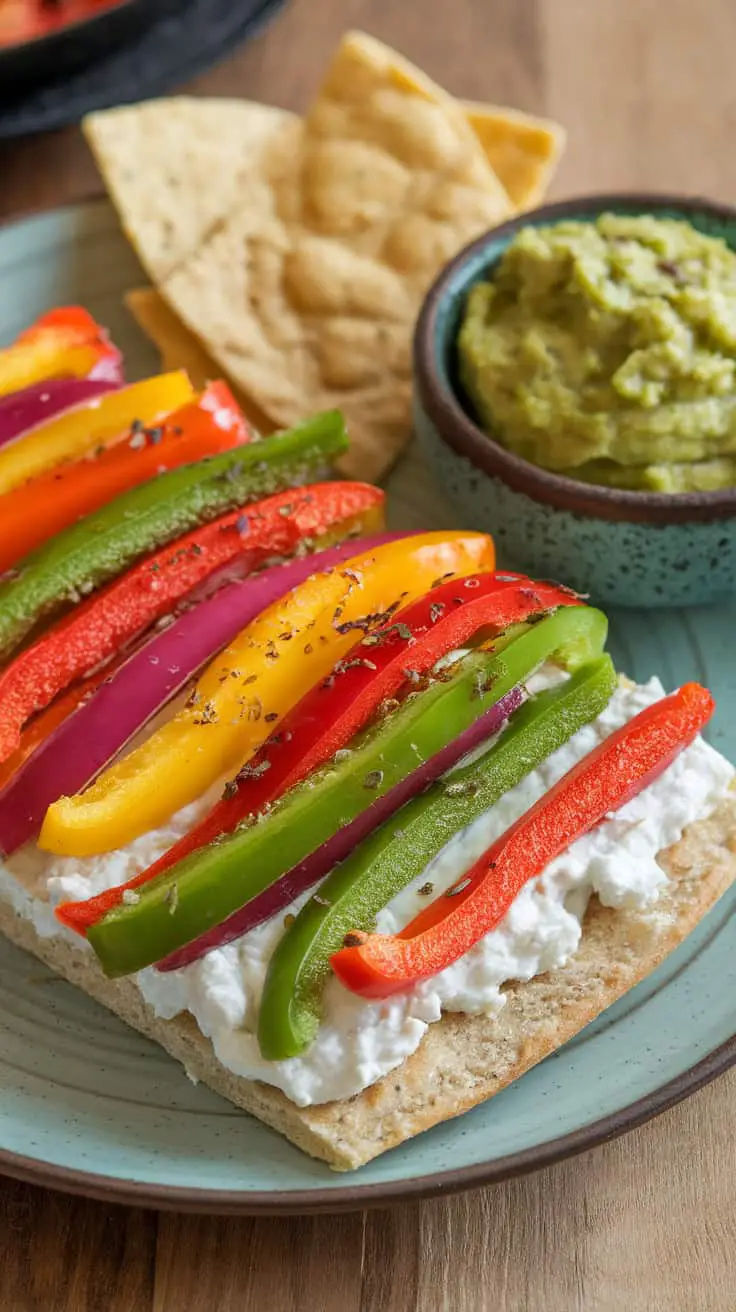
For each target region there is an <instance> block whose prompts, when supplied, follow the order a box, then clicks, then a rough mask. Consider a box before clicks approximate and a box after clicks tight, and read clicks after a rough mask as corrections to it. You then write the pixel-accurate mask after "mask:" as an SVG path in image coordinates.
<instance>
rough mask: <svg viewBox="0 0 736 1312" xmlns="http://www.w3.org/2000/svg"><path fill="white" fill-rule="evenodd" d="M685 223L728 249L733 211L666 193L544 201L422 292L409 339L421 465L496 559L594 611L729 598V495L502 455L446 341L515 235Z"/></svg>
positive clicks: (732, 584)
mask: <svg viewBox="0 0 736 1312" xmlns="http://www.w3.org/2000/svg"><path fill="white" fill-rule="evenodd" d="M607 212H613V213H616V214H628V215H636V214H654V215H655V216H657V217H660V218H676V219H686V220H688V222H690V223H692V224H693V226H694V227H695V228H697V229H698V231H699V232H703V233H706V234H708V235H709V236H714V237H722V238H723V239H724V240H725V241H726V242H727V243H728V245H729V246H730V247H731V248H732V249H734V250H736V209H731V208H729V207H727V206H723V205H715V204H711V203H710V202H708V201H701V200H686V199H681V198H675V197H666V196H646V195H643V196H628V195H627V196H623V195H614V196H593V197H587V198H582V199H580V200H572V201H564V202H562V203H560V204H557V205H545V206H542V207H541V208H540V209H537V210H533V211H531V212H530V213H528V214H523V215H520V216H519V217H518V218H516V219H513V220H512V221H511V222H509V223H504V224H502V225H501V226H500V227H498V228H494V229H493V231H492V232H490V233H488V234H487V235H486V236H484V237H480V238H479V239H478V240H477V241H475V242H474V243H473V244H472V245H471V246H468V247H466V249H465V250H464V251H461V253H460V254H459V255H458V256H457V257H456V259H454V260H453V261H452V263H450V264H449V265H447V267H446V268H445V269H444V271H443V272H442V273H441V274H440V276H439V278H438V279H437V281H436V282H435V284H434V286H433V287H432V288H431V290H430V292H429V294H428V296H427V299H426V301H425V303H424V306H423V308H422V312H421V314H420V316H419V319H418V321H417V328H416V333H415V339H414V422H415V427H416V431H417V435H418V437H419V441H420V443H421V446H422V449H423V451H424V453H425V456H426V459H427V461H428V462H429V464H430V466H431V467H432V469H433V470H434V473H435V474H436V476H437V478H438V480H439V482H440V484H441V486H442V488H443V489H444V491H445V492H446V494H447V495H448V497H449V499H450V500H451V502H452V503H453V504H454V506H455V508H456V509H457V511H458V512H459V513H460V514H461V515H462V516H463V522H464V523H465V524H466V525H467V526H468V527H470V528H478V529H483V530H485V531H488V532H490V533H492V534H493V536H494V538H495V539H496V543H497V548H498V555H499V560H500V561H501V563H502V564H504V565H510V566H513V567H514V568H516V569H521V570H524V571H526V572H527V573H530V574H534V575H537V576H540V577H542V578H554V579H560V580H563V581H564V582H566V583H568V584H569V585H570V586H571V587H574V588H576V589H577V590H578V591H580V592H585V593H589V594H590V596H591V598H592V599H593V600H595V601H598V602H601V603H607V604H612V605H621V606H633V607H638V608H650V607H662V606H683V605H684V606H687V605H691V604H695V603H697V604H702V603H703V602H715V601H719V600H724V599H725V598H726V597H729V596H733V595H734V594H736V488H726V489H723V490H719V491H716V492H697V493H678V494H674V495H668V494H665V493H655V492H630V491H623V490H620V489H617V488H608V487H596V486H592V485H589V484H585V483H578V482H576V481H575V480H574V479H571V478H567V477H564V476H562V475H560V474H554V473H550V472H549V471H547V470H544V469H540V468H538V467H537V466H536V465H532V464H530V463H529V462H528V461H526V460H522V459H521V458H520V457H519V456H516V455H514V454H512V453H511V452H510V451H507V450H506V449H505V448H504V447H503V446H502V445H501V444H500V443H499V442H497V441H495V440H494V439H493V437H490V436H489V435H488V434H487V433H486V432H484V431H483V429H482V428H480V427H479V425H478V424H477V423H476V422H475V420H474V418H473V413H472V408H471V407H470V404H469V403H468V401H467V400H466V399H465V398H464V397H463V395H462V391H461V389H460V387H459V385H458V383H457V373H456V357H455V352H456V347H455V343H456V338H457V334H458V330H459V326H460V320H461V317H462V313H463V309H464V306H465V301H466V298H467V295H468V292H469V290H470V288H471V287H472V286H473V285H474V284H475V283H477V282H479V281H481V280H482V279H484V278H487V277H488V276H489V274H492V272H493V268H494V265H495V264H496V263H497V261H498V260H499V258H500V256H501V255H502V254H503V252H504V250H505V249H506V247H507V246H508V244H509V243H510V242H511V241H512V240H513V238H514V237H515V235H516V233H517V232H518V231H519V229H520V228H522V227H525V226H527V225H528V224H534V225H535V226H539V225H540V224H549V223H556V222H558V221H559V220H561V219H577V220H580V221H582V222H592V221H593V220H595V219H596V218H597V217H598V216H599V215H600V214H603V213H607Z"/></svg>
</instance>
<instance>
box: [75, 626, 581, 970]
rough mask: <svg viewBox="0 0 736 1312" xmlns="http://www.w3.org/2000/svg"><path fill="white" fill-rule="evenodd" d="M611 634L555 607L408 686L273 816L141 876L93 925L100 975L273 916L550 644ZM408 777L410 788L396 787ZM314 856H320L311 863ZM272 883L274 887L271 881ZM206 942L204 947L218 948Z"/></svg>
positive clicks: (569, 644) (406, 794)
mask: <svg viewBox="0 0 736 1312" xmlns="http://www.w3.org/2000/svg"><path fill="white" fill-rule="evenodd" d="M605 632H606V621H605V617H604V616H603V615H602V614H601V613H600V612H599V611H593V610H590V609H588V608H587V607H571V608H569V609H563V610H559V611H556V612H555V613H554V614H553V615H551V616H549V617H548V618H547V619H545V620H542V621H541V622H540V623H539V624H537V625H535V626H533V627H532V628H531V629H529V630H528V631H527V632H526V633H524V634H522V635H521V637H519V638H516V639H514V641H513V642H512V643H511V644H510V645H509V646H508V647H506V648H504V649H503V650H502V651H501V652H500V653H494V652H487V651H478V652H472V653H470V654H469V655H467V656H466V657H465V658H464V659H463V660H462V661H460V662H458V663H457V664H456V665H455V666H454V667H453V668H452V670H449V671H447V672H443V673H442V674H441V675H438V676H436V677H435V679H434V681H433V682H432V683H431V684H430V686H429V687H427V688H426V689H423V690H422V691H421V692H419V693H411V694H409V696H408V697H407V699H406V700H405V701H404V702H402V703H401V704H400V706H399V707H398V708H397V709H396V710H395V711H394V712H393V713H392V714H390V715H388V716H387V717H386V718H385V719H382V720H379V721H378V722H377V723H376V724H374V725H371V726H370V727H369V728H368V729H366V730H365V731H364V732H363V734H361V736H360V737H359V738H358V739H357V740H355V741H354V743H353V745H352V747H351V750H350V752H349V753H347V754H345V756H342V755H341V756H340V758H339V760H337V761H334V760H333V761H331V762H330V763H329V764H328V765H327V766H325V767H323V768H322V769H321V770H319V771H317V772H316V773H315V774H313V775H310V777H309V778H308V779H306V780H304V781H303V782H302V783H301V784H297V786H296V787H295V788H293V789H291V791H290V792H288V793H287V794H285V795H284V797H282V798H281V799H280V800H279V801H278V802H276V803H275V804H274V806H273V808H272V809H271V811H270V812H269V813H268V816H267V817H265V818H261V819H260V820H259V819H258V818H257V817H252V818H251V819H250V821H249V822H248V823H245V824H242V825H241V826H239V828H238V829H237V830H236V831H235V832H234V833H233V834H231V835H228V836H227V837H225V838H223V839H221V840H220V841H219V842H217V843H213V844H210V845H209V846H208V847H205V848H201V849H200V850H199V851H198V852H195V853H193V854H192V855H191V856H189V857H187V858H185V860H184V861H180V862H179V863H178V864H177V865H175V866H174V867H173V868H172V869H171V870H168V871H166V872H165V873H164V874H163V875H160V876H159V877H158V878H157V879H155V880H152V881H150V882H149V883H147V884H145V885H144V886H143V887H142V888H141V889H140V890H139V893H138V901H137V902H136V903H135V904H134V905H130V904H127V903H126V904H124V905H122V906H120V907H117V908H116V909H115V910H113V911H111V912H110V913H109V914H108V915H107V916H105V917H104V919H102V920H101V921H99V922H98V923H97V924H95V925H93V926H92V928H91V929H90V930H89V931H88V938H89V941H90V942H91V944H92V946H93V948H94V950H95V952H97V953H98V955H99V957H100V960H101V962H102V965H103V968H104V969H105V971H106V972H108V973H110V974H114V975H117V974H126V973H128V972H129V971H134V970H138V969H140V968H141V967H142V966H144V965H150V964H151V963H152V962H154V961H162V960H163V959H164V958H165V957H168V956H169V955H170V954H171V953H173V952H176V951H177V950H178V949H179V948H182V947H184V946H185V944H188V943H192V942H193V940H194V939H200V941H201V940H202V939H203V938H204V936H208V933H209V931H210V930H212V929H214V928H215V926H220V927H221V929H222V931H223V933H222V935H220V936H218V940H219V939H220V938H222V941H228V940H229V938H230V937H233V936H235V934H236V933H237V932H238V930H239V929H240V925H238V926H237V927H236V926H235V925H233V923H232V920H231V918H232V917H233V916H234V914H235V913H236V912H238V911H239V910H240V909H241V908H242V909H245V908H246V906H248V921H249V923H250V921H251V920H252V919H255V920H256V923H258V921H260V919H262V918H263V915H264V911H265V914H273V912H274V910H278V909H279V906H280V905H288V904H289V903H290V902H291V901H292V900H293V898H294V897H295V896H296V894H297V892H299V891H302V889H304V888H306V887H309V886H310V885H311V884H312V883H313V882H315V881H316V880H317V879H319V878H321V877H322V876H323V875H324V874H326V873H327V870H329V868H330V866H331V864H334V862H335V861H337V860H340V859H342V858H343V857H345V856H346V855H347V854H348V851H349V850H350V849H351V847H352V846H353V845H354V843H355V842H357V841H360V840H362V838H364V837H365V836H366V835H367V833H368V832H369V830H370V828H371V827H372V826H373V825H376V824H380V823H382V822H383V821H384V820H385V819H387V811H388V813H391V811H392V810H393V809H396V808H398V807H399V806H401V805H403V803H404V802H406V801H408V800H409V798H410V797H411V796H412V790H414V789H416V788H421V787H423V786H424V785H425V784H426V783H429V782H431V780H432V778H433V777H434V774H433V772H432V769H430V770H427V769H425V767H427V766H429V765H430V763H431V762H432V759H433V757H435V755H436V754H441V755H442V757H443V760H442V763H441V766H440V768H442V769H447V768H449V765H450V763H451V761H448V759H447V753H446V752H445V750H444V749H445V748H446V747H449V748H450V749H452V748H453V747H454V746H455V741H456V739H458V738H459V737H460V736H461V735H462V734H463V733H464V732H465V730H466V729H467V728H468V727H469V726H472V725H473V724H474V723H475V722H476V721H477V720H479V719H481V718H483V717H484V716H485V715H486V713H490V714H491V716H492V717H493V716H496V717H497V720H496V723H497V724H498V722H499V718H500V721H501V722H502V719H503V716H502V714H501V712H500V711H499V709H498V708H499V705H500V703H501V702H502V700H503V699H504V698H505V697H506V696H507V695H511V694H513V695H514V697H516V695H517V692H516V690H517V689H518V688H519V685H520V684H521V683H522V682H523V679H524V678H525V677H526V676H527V674H528V673H529V672H530V670H531V669H532V668H534V667H535V666H536V665H537V664H538V663H539V661H540V660H543V659H544V658H545V655H546V654H548V653H549V651H550V648H551V649H552V650H558V649H561V650H564V651H565V652H567V650H570V651H576V652H577V651H579V650H583V649H584V648H588V649H589V650H591V649H592V651H591V654H596V653H597V649H598V644H599V641H600V640H601V638H604V637H605ZM487 732H488V733H490V732H492V730H491V728H490V727H489V728H488V729H487ZM461 750H462V748H461ZM412 775H413V776H414V779H412V780H409V776H412ZM404 781H408V782H407V783H406V787H405V788H403V789H400V788H398V787H397V785H399V784H401V783H402V782H404ZM387 799H388V800H387ZM359 817H364V818H365V819H364V827H363V828H362V832H361V833H360V835H359V836H357V835H356V833H355V831H354V830H353V832H352V833H348V832H347V830H348V829H349V827H350V826H351V824H352V823H353V822H355V821H356V819H358V818H359ZM314 854H319V859H317V860H314V859H312V857H313V855H314ZM300 867H302V868H300ZM284 876H287V877H286V878H284ZM277 881H278V883H279V887H278V890H276V889H275V888H274V887H273V886H275V885H276V884H277ZM267 890H268V891H269V893H270V894H271V895H270V896H269V904H268V910H267V911H266V910H265V908H264V907H263V905H261V907H260V908H258V912H257V916H256V915H255V913H252V908H251V906H250V905H249V904H252V903H254V902H255V900H256V899H258V898H259V896H260V895H262V894H264V893H265V892H266V891H267ZM274 893H275V894H276V895H275V896H273V894H274ZM172 901H173V903H174V904H175V905H174V907H173V910H172ZM202 946H203V950H209V948H210V947H211V946H215V944H213V943H211V942H209V941H208V942H207V945H206V947H204V945H202Z"/></svg>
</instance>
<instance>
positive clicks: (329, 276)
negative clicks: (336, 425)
mask: <svg viewBox="0 0 736 1312" xmlns="http://www.w3.org/2000/svg"><path fill="white" fill-rule="evenodd" d="M265 166H266V170H267V173H266V182H267V186H268V188H269V189H270V193H271V197H272V207H271V211H270V213H266V212H265V209H262V210H261V222H260V223H257V222H254V216H253V212H252V208H250V207H249V206H248V205H247V204H246V197H245V194H244V197H243V204H242V205H237V204H236V205H235V206H234V208H233V210H232V213H231V214H230V217H229V218H228V219H226V220H225V221H224V222H223V223H222V224H221V225H220V226H219V227H218V228H217V229H216V230H215V231H214V232H213V233H212V235H211V237H210V238H209V240H208V241H207V242H206V243H205V244H204V245H203V246H202V248H201V249H200V250H199V251H198V252H196V253H195V254H194V255H193V256H192V257H191V258H190V259H188V260H186V261H185V262H184V263H183V264H181V265H180V266H179V267H178V269H177V270H176V271H175V272H174V273H173V274H171V275H170V276H169V277H167V278H166V279H165V281H164V282H163V283H162V284H161V291H162V292H163V295H164V296H165V297H166V299H167V300H168V302H169V304H170V305H171V306H172V308H173V309H174V310H175V312H176V313H177V314H178V315H179V316H180V317H181V318H182V319H183V320H184V322H185V323H186V324H187V325H188V326H189V327H190V328H191V329H192V331H193V332H195V333H196V334H197V336H198V337H199V338H200V340H201V341H202V342H203V344H204V345H205V347H206V349H207V351H208V352H209V353H210V354H211V355H212V357H213V359H214V360H215V361H216V362H217V364H218V365H219V366H220V368H222V369H223V370H224V372H225V373H226V375H227V376H228V377H229V378H231V379H232V380H233V381H234V382H235V383H236V385H237V386H238V387H239V388H240V389H241V390H242V391H243V392H244V393H246V394H247V395H248V396H251V397H253V399H254V400H255V401H256V403H257V405H258V406H259V408H260V409H262V410H264V411H265V412H266V413H267V414H269V415H270V416H271V418H272V419H273V421H274V423H275V424H277V425H278V426H279V427H287V426H289V425H291V424H293V423H295V422H296V421H297V420H299V419H300V418H302V417H303V416H304V414H309V413H311V412H314V411H318V410H322V409H330V408H332V407H333V406H339V407H340V408H341V409H342V410H343V411H344V413H345V415H346V417H347V420H348V427H349V430H350V433H351V439H352V451H351V455H350V457H349V458H348V460H347V461H344V462H343V465H342V469H343V472H349V473H351V474H355V475H358V476H360V477H361V478H366V479H371V478H374V477H376V476H378V474H380V473H381V472H384V471H385V469H386V466H387V463H390V462H391V461H392V460H393V459H394V458H395V457H396V456H397V455H398V453H399V452H400V450H401V448H402V447H403V446H404V444H405V442H406V440H407V437H408V434H409V432H410V428H411V420H410V391H411V337H412V331H413V325H414V321H415V318H416V315H417V312H418V310H419V306H420V304H421V301H422V298H423V296H424V293H425V292H426V290H427V287H428V285H429V283H430V282H431V280H432V278H433V277H434V276H435V274H436V273H437V272H438V270H439V269H440V268H441V267H442V265H443V264H444V263H445V262H446V261H447V260H448V259H449V258H450V257H451V256H452V255H454V254H455V253H456V251H457V250H459V249H460V247H461V246H463V245H464V244H465V243H466V242H467V241H470V240H471V239H472V238H473V237H475V236H477V235H478V233H480V232H483V231H484V230H486V229H487V228H489V227H492V226H493V225H494V224H495V223H497V222H498V221H499V220H501V219H503V218H504V217H506V215H508V214H509V213H510V212H511V204H510V201H509V199H508V196H507V195H506V192H505V191H504V189H503V187H502V185H501V183H500V182H499V180H498V178H497V177H496V175H495V174H494V173H493V171H492V169H491V167H490V165H489V164H488V161H487V159H486V156H485V154H484V152H483V149H482V147H481V145H480V143H479V141H478V138H477V136H476V135H475V133H474V132H473V130H472V128H471V127H470V125H469V124H468V121H467V119H466V118H465V115H464V114H463V111H462V110H461V108H460V107H459V105H458V104H457V102H456V101H454V100H453V99H452V98H451V97H450V96H448V95H446V93H445V92H444V91H442V90H441V88H439V87H436V86H435V85H434V84H433V83H432V82H430V81H429V79H427V78H425V77H424V75H423V74H422V73H421V72H420V71H419V70H418V69H415V68H413V66H412V65H411V64H408V63H407V62H406V61H404V60H402V59H401V57H400V56H398V55H396V54H395V53H394V52H393V51H392V50H390V49H388V47H386V46H383V45H381V44H380V43H379V42H377V41H373V40H372V39H371V38H368V37H365V36H363V35H361V34H359V33H357V34H356V33H353V34H350V35H348V36H347V37H346V38H345V39H344V40H343V41H342V43H341V45H340V47H339V49H338V51H337V53H336V55H335V57H334V59H333V61H332V64H331V66H330V68H329V70H328V72H327V77H326V80H325V83H324V86H323V88H322V91H321V92H320V94H319V95H318V97H317V99H316V101H315V103H314V105H313V106H312V108H311V110H310V111H309V113H308V114H307V116H306V119H305V120H304V124H303V129H302V130H301V131H299V130H297V125H291V126H290V130H289V132H288V133H287V132H284V134H283V135H281V136H280V137H279V139H278V143H276V142H273V141H272V143H271V145H270V148H269V152H268V159H267V160H266V161H265ZM250 190H251V188H250V185H249V187H248V191H249V192H250Z"/></svg>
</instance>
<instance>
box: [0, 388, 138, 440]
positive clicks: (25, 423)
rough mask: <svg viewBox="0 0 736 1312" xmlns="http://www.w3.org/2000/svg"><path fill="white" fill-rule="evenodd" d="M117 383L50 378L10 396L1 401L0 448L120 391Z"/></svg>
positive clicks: (0, 399)
mask: <svg viewBox="0 0 736 1312" xmlns="http://www.w3.org/2000/svg"><path fill="white" fill-rule="evenodd" d="M118 386H119V384H118V383H117V382H112V381H106V380H105V379H103V378H98V379H94V378H50V379H49V378H47V379H46V380H45V382H43V383H32V384H31V386H30V387H24V388H23V390H22V391H21V392H10V393H8V395H7V396H2V397H0V446H5V443H6V442H13V441H15V439H16V438H17V437H22V436H23V434H24V433H27V432H29V431H30V430H31V429H32V428H38V427H39V425H40V424H47V423H48V422H49V420H50V419H53V418H54V416H55V415H60V414H63V413H64V411H65V410H72V409H73V408H74V406H77V405H87V404H89V402H90V401H94V400H96V399H97V398H98V397H100V396H105V394H106V393H107V392H114V391H116V390H117V388H118Z"/></svg>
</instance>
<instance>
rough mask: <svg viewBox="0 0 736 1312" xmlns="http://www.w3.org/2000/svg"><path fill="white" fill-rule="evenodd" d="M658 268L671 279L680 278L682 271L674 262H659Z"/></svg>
mask: <svg viewBox="0 0 736 1312" xmlns="http://www.w3.org/2000/svg"><path fill="white" fill-rule="evenodd" d="M657 268H658V269H659V272H660V273H666V274H667V275H668V276H669V277H670V278H679V276H680V269H679V266H678V265H677V264H673V263H672V260H657Z"/></svg>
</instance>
